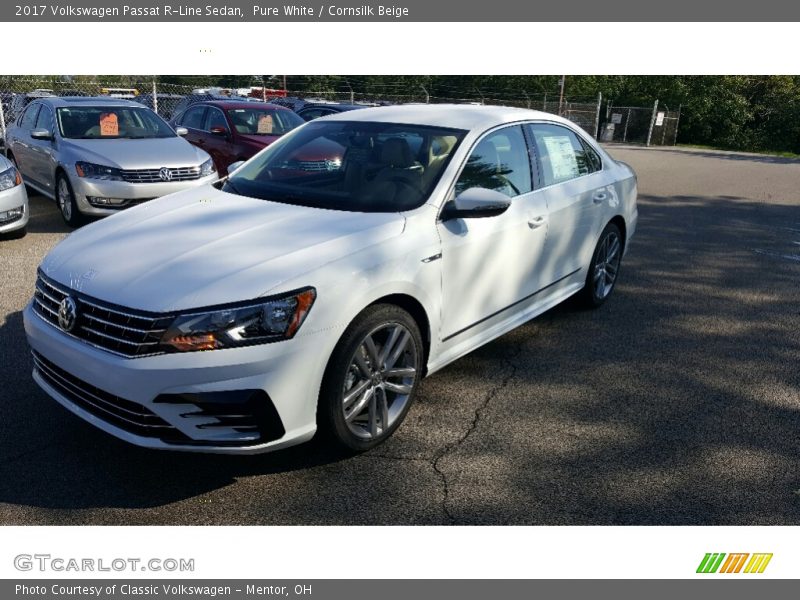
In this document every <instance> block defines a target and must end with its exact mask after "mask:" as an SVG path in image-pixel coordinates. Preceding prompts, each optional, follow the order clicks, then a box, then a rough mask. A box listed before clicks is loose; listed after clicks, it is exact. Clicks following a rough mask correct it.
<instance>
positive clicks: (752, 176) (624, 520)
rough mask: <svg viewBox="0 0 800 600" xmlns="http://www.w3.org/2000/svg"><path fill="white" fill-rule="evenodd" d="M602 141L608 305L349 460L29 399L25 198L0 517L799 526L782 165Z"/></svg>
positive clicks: (3, 315) (416, 413)
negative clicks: (634, 202)
mask: <svg viewBox="0 0 800 600" xmlns="http://www.w3.org/2000/svg"><path fill="white" fill-rule="evenodd" d="M610 150H611V152H612V154H614V155H615V156H616V157H618V158H620V159H622V160H624V161H626V162H628V163H629V164H631V165H632V166H633V167H634V168H635V169H636V171H637V172H638V174H639V186H640V189H639V191H640V200H639V210H640V221H639V230H638V232H637V235H636V237H635V238H634V241H633V242H632V244H631V247H630V251H629V254H628V256H627V258H626V260H625V262H624V263H623V268H622V272H621V279H620V281H619V284H618V286H617V288H616V291H615V293H614V295H613V297H612V299H611V300H610V301H609V302H608V303H607V304H606V305H605V306H604V307H603V308H601V309H600V310H597V311H584V310H582V309H580V308H578V307H576V306H575V305H574V303H570V302H568V303H566V304H564V305H562V306H560V307H558V308H556V309H554V310H552V311H550V312H549V313H547V314H545V315H543V316H541V317H540V318H538V319H536V320H534V321H532V322H530V323H528V324H527V325H525V326H524V327H521V328H519V329H517V330H515V331H513V332H512V333H510V334H508V335H506V336H504V337H502V338H501V339H499V340H496V341H495V342H493V343H492V344H489V345H488V346H485V347H484V348H482V349H480V350H478V351H476V352H474V353H473V354H471V355H469V356H467V357H465V358H464V359H462V360H460V361H458V362H457V363H455V364H453V365H451V366H450V367H448V368H446V369H445V370H443V371H441V372H439V373H437V374H436V375H433V376H432V377H430V378H428V379H427V380H425V381H424V382H423V385H422V388H421V394H420V396H419V398H418V401H417V404H416V406H415V407H414V408H413V409H412V412H411V414H410V415H409V417H408V419H407V420H406V422H405V424H404V425H403V426H402V427H401V428H400V430H399V431H398V432H397V433H396V434H395V436H394V437H393V438H392V439H390V440H389V441H388V442H387V443H386V444H384V445H383V446H382V447H379V448H378V449H376V450H375V451H373V452H369V453H367V454H363V455H360V456H346V455H338V454H332V453H331V452H330V451H329V450H328V449H327V448H325V447H324V446H322V445H321V444H318V443H314V442H312V443H311V444H309V445H304V446H299V447H296V448H292V449H289V450H286V451H283V452H279V453H275V454H267V455H261V456H255V457H221V456H208V455H188V454H177V453H163V452H153V451H146V450H142V449H139V448H136V447H133V446H130V445H127V444H125V443H123V442H121V441H118V440H116V439H115V438H113V437H110V436H108V435H106V434H104V433H102V432H100V431H98V430H96V429H94V428H93V427H91V426H90V425H88V424H86V423H84V422H82V421H81V420H79V419H78V418H76V417H74V416H72V415H71V414H70V413H68V412H67V411H66V410H65V409H63V408H61V407H60V406H59V405H58V404H57V403H56V402H55V401H52V400H50V399H49V398H48V397H47V396H46V395H45V394H44V393H43V392H41V391H40V390H39V389H38V387H37V386H36V385H35V384H34V383H33V381H32V379H31V375H30V372H31V366H32V365H31V359H30V356H29V353H28V348H27V345H26V342H25V337H24V332H23V329H22V317H21V310H22V308H23V307H24V305H25V304H26V302H27V301H28V299H29V298H30V295H31V293H32V289H33V283H34V279H35V273H36V267H37V265H38V263H39V261H40V260H41V258H42V257H43V256H44V255H45V254H46V253H47V251H48V250H49V249H50V248H51V247H52V246H53V245H54V244H55V243H56V242H57V241H58V240H60V239H61V238H62V237H63V236H64V235H65V234H66V232H67V229H66V228H65V226H64V225H63V224H62V221H61V218H60V216H59V215H58V212H57V210H56V208H55V205H54V204H53V203H52V202H50V201H48V200H46V199H44V198H42V197H40V196H32V197H31V213H32V218H31V223H30V225H29V234H28V235H27V237H25V238H23V239H19V240H3V241H2V242H0V268H1V269H2V273H0V275H1V276H2V283H0V398H1V399H2V400H1V401H0V406H1V407H2V419H0V523H3V524H17V525H23V524H73V525H74V524H108V525H112V524H113V525H124V524H147V525H202V524H220V525H222V524H225V525H234V524H255V525H258V524H279V525H280V524H283V525H286V524H345V525H346V524H451V523H455V524H536V525H548V524H549V525H561V524H563V525H589V524H598V525H600V524H602V525H610V524H617V525H620V524H642V525H658V524H664V525H669V524H708V525H711V524H729V525H756V524H759V525H771V524H785V525H790V524H800V369H799V368H798V364H800V186H799V185H798V182H800V162H798V161H793V160H789V159H782V158H776V157H767V156H755V155H748V154H741V153H724V152H714V151H705V150H690V149H672V148H664V149H657V148H652V149H645V148H631V147H621V146H617V147H612V148H611V149H610ZM107 258H108V259H109V260H113V257H107Z"/></svg>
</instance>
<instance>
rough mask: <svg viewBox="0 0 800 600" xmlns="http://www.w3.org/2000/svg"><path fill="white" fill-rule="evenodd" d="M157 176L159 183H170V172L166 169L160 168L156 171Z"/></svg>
mask: <svg viewBox="0 0 800 600" xmlns="http://www.w3.org/2000/svg"><path fill="white" fill-rule="evenodd" d="M158 176H159V177H160V178H161V181H172V171H170V170H169V169H168V168H167V167H161V168H160V169H159V170H158Z"/></svg>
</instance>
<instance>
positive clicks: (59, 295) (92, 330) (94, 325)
mask: <svg viewBox="0 0 800 600" xmlns="http://www.w3.org/2000/svg"><path fill="white" fill-rule="evenodd" d="M67 296H70V297H72V299H73V301H74V302H75V304H76V307H77V318H76V320H75V324H74V326H73V328H72V330H71V331H70V332H69V335H72V336H73V337H76V338H78V339H81V340H84V341H86V342H89V343H90V344H92V345H94V346H98V347H100V348H103V349H104V350H108V351H110V352H113V353H115V354H120V355H122V356H126V357H136V356H145V355H150V354H158V353H159V352H160V350H159V349H158V344H159V340H160V339H161V336H162V335H163V333H164V332H165V331H166V330H167V327H169V324H170V323H171V322H172V320H173V318H174V317H173V316H170V315H157V314H152V313H145V312H141V311H135V310H132V309H127V308H120V307H116V306H114V305H111V304H108V303H105V302H101V301H99V300H95V299H94V298H91V297H89V296H86V295H84V294H81V293H78V292H75V291H73V290H69V289H67V288H65V287H63V286H61V285H60V284H57V283H55V282H54V281H52V280H50V279H49V278H47V277H45V276H44V275H43V274H42V273H39V277H38V278H37V280H36V291H35V292H34V295H33V310H34V311H36V313H37V314H38V315H39V316H40V317H42V318H43V319H44V320H45V321H47V322H48V323H50V324H51V325H53V326H55V327H57V328H58V329H62V328H61V326H60V325H59V322H58V311H59V307H60V304H61V302H62V300H64V298H66V297H67ZM62 331H63V329H62Z"/></svg>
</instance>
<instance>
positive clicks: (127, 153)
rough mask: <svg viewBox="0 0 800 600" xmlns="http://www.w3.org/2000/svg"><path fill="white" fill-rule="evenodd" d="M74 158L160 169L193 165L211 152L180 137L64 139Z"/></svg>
mask: <svg viewBox="0 0 800 600" xmlns="http://www.w3.org/2000/svg"><path fill="white" fill-rule="evenodd" d="M62 143H63V145H64V150H69V151H70V152H71V153H72V154H73V156H74V158H75V160H85V161H87V162H92V163H97V164H100V165H106V166H109V167H116V168H118V169H160V168H161V167H194V166H196V165H200V164H202V163H203V162H205V161H206V160H208V154H206V152H205V151H204V150H201V149H200V148H196V147H195V146H192V145H191V144H190V143H189V142H187V141H186V140H185V139H183V138H181V137H177V136H176V137H170V138H151V139H142V140H128V139H124V138H123V139H108V140H103V139H97V140H72V139H64V140H63V141H62Z"/></svg>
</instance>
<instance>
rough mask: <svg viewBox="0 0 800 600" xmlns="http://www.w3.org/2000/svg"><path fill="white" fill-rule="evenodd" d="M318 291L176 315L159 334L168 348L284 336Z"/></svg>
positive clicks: (211, 347)
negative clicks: (162, 333)
mask: <svg viewBox="0 0 800 600" xmlns="http://www.w3.org/2000/svg"><path fill="white" fill-rule="evenodd" d="M316 297H317V292H316V290H315V289H314V288H305V289H302V290H297V291H295V292H290V293H289V294H282V295H281V296H275V297H273V298H264V299H261V300H254V301H253V302H252V303H248V304H246V305H242V306H233V307H231V308H221V309H219V310H213V311H204V312H200V311H198V312H192V313H187V314H184V315H180V316H178V317H176V318H175V320H174V321H173V322H172V324H171V325H170V326H169V328H168V329H167V331H166V332H165V333H164V335H163V337H162V338H161V348H162V350H166V351H167V352H193V351H196V350H217V349H219V348H235V347H237V346H252V345H255V344H266V343H269V342H277V341H280V340H286V339H289V338H291V337H292V336H294V334H295V333H297V330H298V329H300V326H301V325H302V324H303V321H304V320H305V318H306V316H307V315H308V312H309V311H310V310H311V305H312V304H314V299H315V298H316Z"/></svg>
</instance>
